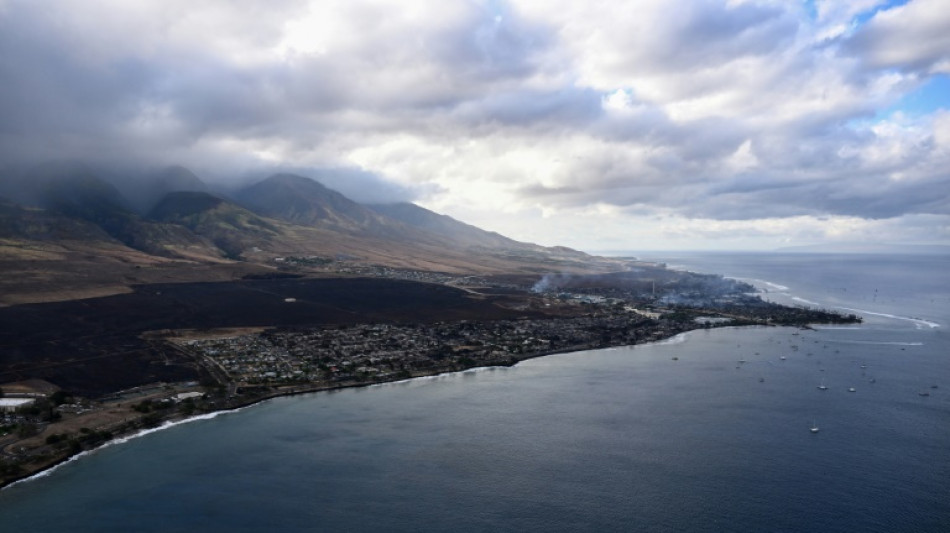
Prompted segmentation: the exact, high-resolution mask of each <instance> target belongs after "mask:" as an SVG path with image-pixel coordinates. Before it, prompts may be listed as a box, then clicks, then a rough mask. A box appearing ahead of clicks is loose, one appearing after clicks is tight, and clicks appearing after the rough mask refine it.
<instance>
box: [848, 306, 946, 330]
mask: <svg viewBox="0 0 950 533" xmlns="http://www.w3.org/2000/svg"><path fill="white" fill-rule="evenodd" d="M838 309H844V310H846V311H855V312H858V313H862V314H865V315H874V316H882V317H884V318H893V319H895V320H906V321H908V322H913V323H914V324H917V326H918V327H919V326H929V327H930V328H931V329H933V328H939V327H940V324H938V323H936V322H931V321H929V320H924V319H922V318H912V317H909V316H900V315H891V314H888V313H875V312H874V311H866V310H864V309H854V308H851V307H838Z"/></svg>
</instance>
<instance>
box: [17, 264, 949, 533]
mask: <svg viewBox="0 0 950 533" xmlns="http://www.w3.org/2000/svg"><path fill="white" fill-rule="evenodd" d="M652 258H653V259H657V260H662V261H665V262H667V263H668V264H669V265H670V266H671V267H674V268H688V269H690V270H694V271H700V272H707V273H721V274H724V275H727V276H731V277H736V278H740V279H744V280H748V281H750V282H752V283H753V284H754V285H756V286H757V287H759V288H760V289H762V290H767V291H768V292H767V293H764V296H765V297H767V298H769V299H773V300H775V301H779V302H781V303H788V304H793V305H813V306H818V307H822V308H827V309H834V310H840V311H844V312H848V313H851V312H854V313H856V314H859V315H861V316H863V317H864V318H865V322H864V323H863V324H861V325H856V326H835V327H828V326H816V327H815V329H812V330H805V329H796V328H770V327H754V328H723V329H714V330H700V331H693V332H689V333H687V334H684V335H680V336H678V337H675V338H673V339H668V340H666V341H663V342H660V343H656V344H651V345H638V346H633V347H622V348H612V349H606V350H593V351H586V352H577V353H570V354H560V355H554V356H548V357H543V358H539V359H533V360H529V361H525V362H522V363H520V364H518V365H516V366H514V367H511V368H490V369H477V370H471V371H466V372H461V373H456V374H448V375H443V376H436V377H431V378H425V379H417V380H411V381H405V382H399V383H391V384H384V385H378V386H373V387H368V388H362V389H348V390H342V391H337V392H327V393H316V394H311V395H306V396H299V397H290V398H279V399H275V400H272V401H268V402H265V403H262V404H259V405H256V406H252V407H249V408H246V409H243V410H240V411H237V412H233V413H226V414H220V415H218V416H214V417H207V418H205V419H201V420H196V421H192V422H189V423H185V424H180V425H177V426H174V427H170V428H166V429H164V430H161V431H156V432H152V433H150V434H148V435H144V436H141V437H137V438H133V439H130V440H128V441H126V442H123V443H118V444H114V445H110V446H107V447H105V448H102V449H99V450H97V451H95V452H93V453H90V454H86V455H85V456H83V457H81V458H80V459H78V460H74V461H71V462H69V463H66V464H65V465H63V466H61V467H59V468H56V469H55V470H53V471H51V472H49V473H48V474H46V475H43V476H41V477H38V478H35V479H31V480H28V481H25V482H21V483H18V484H16V485H13V486H11V487H9V488H7V489H5V490H3V491H0V531H11V532H12V531H16V532H18V533H21V532H32V531H38V532H39V531H43V532H48V531H57V530H60V531H70V532H87V531H161V532H174V531H189V532H190V531H227V532H240V531H262V530H273V531H343V530H345V531H445V530H452V531H463V532H464V531H588V530H590V531H594V530H596V531H716V532H719V531H803V530H810V531H872V532H873V531H880V532H895V531H914V532H928V531H933V532H938V531H939V532H946V531H950V359H948V357H950V332H948V328H950V283H948V277H947V272H950V257H946V256H877V255H831V254H807V255H806V254H795V255H791V254H781V255H780V254H726V253H707V254H672V253H671V254H663V255H660V254H657V255H656V257H652ZM821 385H823V386H825V387H827V390H821V389H819V386H821ZM852 388H853V389H854V390H853V392H852V391H850V389H852ZM813 426H817V427H818V428H819V431H818V432H817V433H813V432H812V431H811V428H812V427H813Z"/></svg>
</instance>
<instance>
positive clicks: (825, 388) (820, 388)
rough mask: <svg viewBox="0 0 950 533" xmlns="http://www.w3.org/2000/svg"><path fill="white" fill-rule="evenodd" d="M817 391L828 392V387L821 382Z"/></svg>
mask: <svg viewBox="0 0 950 533" xmlns="http://www.w3.org/2000/svg"><path fill="white" fill-rule="evenodd" d="M818 390H828V387H826V386H825V382H824V381H822V382H821V385H818Z"/></svg>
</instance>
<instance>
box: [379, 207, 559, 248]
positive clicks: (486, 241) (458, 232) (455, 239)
mask: <svg viewBox="0 0 950 533" xmlns="http://www.w3.org/2000/svg"><path fill="white" fill-rule="evenodd" d="M366 207H368V208H370V209H372V210H373V211H375V212H377V213H379V214H381V215H384V216H386V217H388V218H391V219H393V220H398V221H399V222H402V223H403V224H407V225H409V226H412V227H415V228H418V229H421V230H424V231H427V232H430V233H433V234H435V235H438V236H440V237H442V238H445V239H448V240H449V241H450V242H452V243H454V244H455V245H457V246H461V247H475V246H480V247H487V248H524V247H530V248H532V249H534V248H540V247H539V246H535V245H533V244H527V243H522V242H518V241H516V240H514V239H509V238H508V237H505V236H504V235H500V234H498V233H495V232H492V231H485V230H483V229H480V228H477V227H475V226H472V225H470V224H466V223H464V222H460V221H458V220H455V219H454V218H452V217H450V216H448V215H440V214H438V213H435V212H432V211H429V210H428V209H425V208H424V207H419V206H418V205H416V204H412V203H408V202H400V203H394V204H371V205H367V206H366Z"/></svg>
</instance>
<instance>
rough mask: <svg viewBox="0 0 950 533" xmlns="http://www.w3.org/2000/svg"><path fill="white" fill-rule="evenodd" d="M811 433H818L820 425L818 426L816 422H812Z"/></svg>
mask: <svg viewBox="0 0 950 533" xmlns="http://www.w3.org/2000/svg"><path fill="white" fill-rule="evenodd" d="M809 431H811V432H812V433H818V424H816V423H815V422H812V423H811V428H810V429H809Z"/></svg>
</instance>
